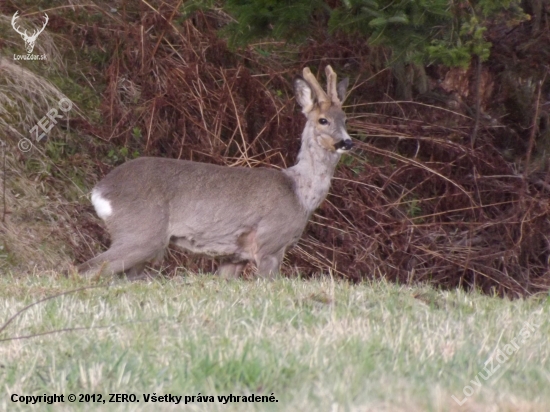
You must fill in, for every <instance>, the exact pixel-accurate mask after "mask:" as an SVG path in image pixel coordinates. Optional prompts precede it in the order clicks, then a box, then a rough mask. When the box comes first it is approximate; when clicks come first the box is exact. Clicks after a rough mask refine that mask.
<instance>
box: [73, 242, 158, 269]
mask: <svg viewBox="0 0 550 412" xmlns="http://www.w3.org/2000/svg"><path fill="white" fill-rule="evenodd" d="M164 247H165V245H162V244H159V243H155V242H150V243H139V244H136V243H127V242H125V243H122V242H119V243H116V242H115V243H113V244H112V245H111V247H110V248H109V250H107V251H105V252H103V253H101V254H99V255H98V256H96V257H94V258H92V259H90V260H88V261H87V262H84V263H83V264H81V265H79V266H78V272H79V273H80V274H82V275H83V276H85V277H90V276H94V275H96V274H98V270H99V271H100V273H99V274H100V275H108V276H112V275H115V274H117V273H121V272H126V274H127V276H128V277H133V278H136V277H139V276H140V275H141V273H142V271H143V269H144V267H145V263H146V262H148V261H150V260H152V259H154V258H156V257H158V256H159V255H160V254H161V253H162V251H163V250H164Z"/></svg>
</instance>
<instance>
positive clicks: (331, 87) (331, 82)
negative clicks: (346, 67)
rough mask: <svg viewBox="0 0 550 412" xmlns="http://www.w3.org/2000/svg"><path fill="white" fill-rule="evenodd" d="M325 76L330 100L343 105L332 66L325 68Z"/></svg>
mask: <svg viewBox="0 0 550 412" xmlns="http://www.w3.org/2000/svg"><path fill="white" fill-rule="evenodd" d="M325 74H326V75H327V92H328V97H329V99H330V100H331V101H332V102H333V103H337V104H341V103H342V102H341V101H340V99H338V92H337V91H336V73H334V70H332V67H330V65H328V66H327V67H325Z"/></svg>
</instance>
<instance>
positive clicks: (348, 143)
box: [334, 139, 353, 150]
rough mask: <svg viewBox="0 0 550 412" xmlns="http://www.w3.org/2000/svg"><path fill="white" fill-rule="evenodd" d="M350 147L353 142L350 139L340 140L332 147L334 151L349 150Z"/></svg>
mask: <svg viewBox="0 0 550 412" xmlns="http://www.w3.org/2000/svg"><path fill="white" fill-rule="evenodd" d="M352 147H353V141H352V140H351V139H346V140H340V141H339V142H338V143H336V144H335V145H334V148H335V149H336V150H338V149H342V150H351V148H352Z"/></svg>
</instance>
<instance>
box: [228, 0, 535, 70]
mask: <svg viewBox="0 0 550 412" xmlns="http://www.w3.org/2000/svg"><path fill="white" fill-rule="evenodd" d="M520 4H521V1H520V0H477V1H465V0H451V1H449V0H400V1H395V0H342V2H341V3H337V5H336V6H333V7H331V6H330V5H334V2H330V3H329V2H328V1H323V0H296V1H292V0H254V1H252V0H226V1H225V4H224V8H225V9H226V10H227V11H228V12H229V13H230V14H232V15H233V17H235V19H236V22H235V23H232V24H230V25H228V27H227V28H226V33H227V34H228V35H229V38H230V41H231V43H232V44H233V45H243V44H246V43H249V42H250V41H252V40H253V39H258V38H266V37H271V38H275V39H280V40H285V41H290V42H300V41H303V40H304V39H305V38H306V37H307V35H308V34H310V32H311V31H310V29H311V26H312V24H313V23H314V22H315V21H321V22H323V23H324V22H326V24H327V25H328V28H329V29H330V30H331V31H332V32H337V31H345V32H351V33H358V34H360V35H362V36H364V37H365V39H366V40H367V41H368V42H369V43H371V44H373V45H381V46H386V47H388V48H389V49H390V50H391V51H392V60H393V62H391V63H392V64H393V63H395V62H398V63H399V64H401V65H402V64H409V63H415V64H418V65H422V64H427V63H432V62H438V63H443V64H445V65H447V66H461V67H467V66H468V65H469V64H470V61H471V58H472V57H473V56H479V57H480V59H481V61H484V60H486V59H487V58H488V57H489V54H490V48H491V43H490V42H488V41H486V40H485V39H484V32H485V31H486V29H487V25H488V24H489V23H490V22H491V21H493V20H495V19H498V18H501V19H502V18H506V19H507V20H508V21H510V23H511V24H518V23H519V22H521V21H523V20H525V19H526V18H528V16H527V15H526V14H525V13H524V12H523V11H522V9H521V7H520ZM504 13H507V14H506V16H505V15H504ZM511 17H512V18H511Z"/></svg>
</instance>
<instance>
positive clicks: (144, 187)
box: [78, 66, 353, 278]
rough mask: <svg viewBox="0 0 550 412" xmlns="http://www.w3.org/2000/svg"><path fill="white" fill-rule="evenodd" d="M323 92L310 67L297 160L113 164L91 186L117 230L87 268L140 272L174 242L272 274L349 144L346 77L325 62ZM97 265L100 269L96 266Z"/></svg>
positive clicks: (226, 272) (299, 84)
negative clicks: (259, 164) (279, 165)
mask: <svg viewBox="0 0 550 412" xmlns="http://www.w3.org/2000/svg"><path fill="white" fill-rule="evenodd" d="M325 72H326V75H327V92H325V91H324V90H323V88H322V87H321V86H320V85H319V83H318V82H317V80H316V78H315V76H314V75H313V74H312V73H311V71H310V70H309V68H307V67H306V68H304V71H303V77H299V76H298V77H296V79H295V80H294V91H295V95H296V100H297V101H298V104H299V105H300V106H301V107H302V112H303V113H304V115H305V116H306V118H307V122H306V125H305V128H304V131H303V133H302V145H301V148H300V152H299V154H298V161H297V163H296V165H295V166H293V167H290V168H288V169H284V170H275V169H267V168H244V167H226V166H217V165H212V164H207V163H198V162H192V161H187V160H176V159H162V158H151V157H143V158H139V159H135V160H131V161H129V162H127V163H125V164H123V165H121V166H118V167H117V168H115V169H114V170H112V171H111V172H110V173H109V174H108V175H107V176H106V177H105V178H104V179H103V180H101V181H100V182H99V183H98V184H97V186H96V187H95V188H94V189H93V191H92V203H93V204H94V207H95V210H96V212H97V214H98V216H99V217H100V218H102V219H103V220H104V221H105V224H106V226H107V229H108V231H109V233H110V234H111V247H110V248H109V250H107V251H106V252H103V253H101V254H100V255H98V256H96V257H94V258H92V259H90V260H88V261H87V262H85V263H83V264H81V265H80V266H79V267H78V270H79V272H80V273H83V274H86V275H91V274H94V273H95V272H97V271H98V270H99V269H101V272H102V273H108V274H115V273H120V272H125V273H126V275H127V276H129V277H138V276H139V274H140V273H141V272H142V271H143V269H144V267H145V264H146V263H147V262H148V261H150V260H153V259H155V258H161V257H162V255H163V252H164V249H165V248H166V247H167V246H168V244H169V243H172V244H175V245H177V246H180V247H182V248H183V249H185V250H187V251H189V252H192V253H200V254H205V255H210V256H216V257H219V258H221V259H222V263H221V265H220V268H219V274H220V275H221V276H222V277H225V278H232V277H237V276H238V275H239V273H240V272H241V271H242V269H243V267H244V266H245V264H246V263H247V262H249V261H252V262H255V263H256V266H257V269H258V272H259V275H260V276H262V277H272V276H275V275H276V274H277V273H278V271H279V266H280V264H281V261H282V259H283V255H284V253H285V251H286V249H287V248H288V247H289V246H291V245H293V244H294V243H296V242H297V241H298V239H299V238H300V236H301V235H302V232H303V231H304V228H305V227H306V224H307V222H308V220H309V218H310V216H311V214H312V213H313V211H314V210H315V209H316V208H317V207H318V206H319V205H320V204H321V202H322V201H323V200H324V199H325V197H326V196H327V193H328V190H329V188H330V181H331V179H332V176H333V175H334V169H335V168H336V164H337V163H338V160H339V159H340V156H341V154H342V153H343V152H346V151H348V150H350V149H351V148H352V145H353V144H352V140H351V138H350V136H349V135H348V133H347V132H346V116H345V114H344V112H343V111H342V102H343V101H344V97H345V93H346V89H347V86H348V79H347V78H346V79H344V80H343V81H341V82H340V83H339V84H338V85H337V84H336V73H334V71H333V70H332V68H331V67H330V66H327V67H326V69H325ZM94 271H95V272H94Z"/></svg>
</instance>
